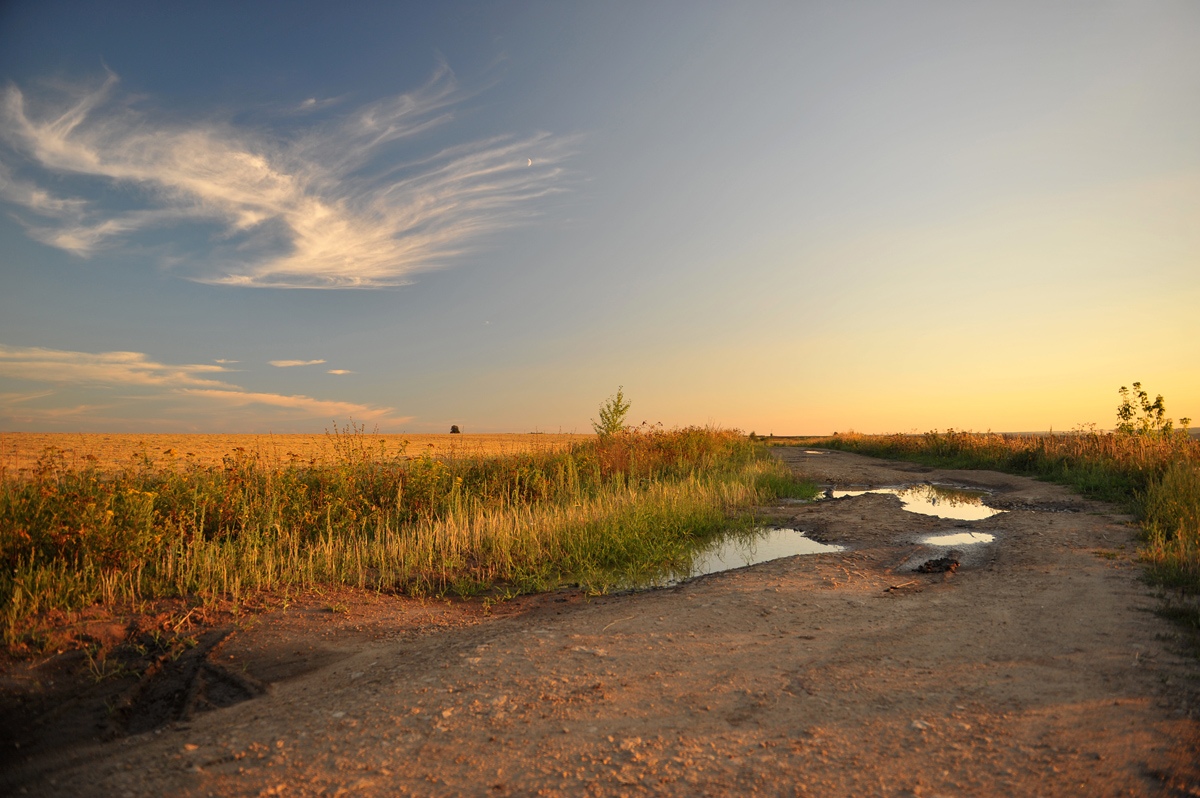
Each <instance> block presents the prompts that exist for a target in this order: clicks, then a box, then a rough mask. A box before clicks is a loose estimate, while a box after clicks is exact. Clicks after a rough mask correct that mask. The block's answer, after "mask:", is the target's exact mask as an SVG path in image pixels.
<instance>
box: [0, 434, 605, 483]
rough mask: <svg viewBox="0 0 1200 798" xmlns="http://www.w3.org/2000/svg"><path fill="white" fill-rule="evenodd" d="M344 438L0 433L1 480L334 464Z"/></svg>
mask: <svg viewBox="0 0 1200 798" xmlns="http://www.w3.org/2000/svg"><path fill="white" fill-rule="evenodd" d="M592 437H594V436H593V435H591V434H587V435H581V434H569V433H562V434H551V433H478V434H470V433H467V434H456V435H452V434H449V433H444V434H415V435H372V434H363V435H360V436H355V438H354V445H355V446H356V447H357V446H369V447H370V453H371V455H372V456H378V457H380V458H381V459H383V458H389V459H390V458H394V457H397V456H407V457H420V456H422V455H424V454H426V453H428V454H429V455H431V456H433V457H436V458H438V459H454V458H475V457H503V456H506V455H512V454H520V453H524V452H556V451H561V450H563V449H567V448H569V447H570V446H572V445H573V444H577V443H582V442H584V441H586V440H588V439H590V438H592ZM338 440H339V435H338V434H336V433H326V434H320V435H271V434H265V435H221V434H179V435H172V434H160V433H155V434H110V433H50V432H0V473H3V474H7V475H8V476H10V477H18V476H20V475H21V474H22V473H23V472H24V473H29V472H30V471H32V470H33V469H34V468H36V467H37V462H38V459H39V458H41V457H43V456H44V455H45V453H46V451H47V447H53V451H55V452H56V453H59V454H61V457H62V458H63V463H64V465H66V466H68V467H74V468H83V467H84V466H88V465H92V466H94V467H96V468H98V469H100V470H102V471H119V470H121V469H124V468H127V467H131V466H136V467H140V466H143V465H145V463H146V460H147V459H148V460H149V461H150V462H151V463H152V464H153V467H154V468H159V469H179V468H182V467H184V466H186V465H188V464H195V465H197V466H202V467H205V466H214V465H221V464H222V462H223V459H224V458H225V457H226V456H229V455H231V454H232V453H234V452H235V451H237V450H238V449H241V450H243V451H244V453H245V454H246V455H257V456H258V457H259V458H261V460H262V461H263V462H264V463H265V464H285V463H288V462H291V461H293V460H300V461H303V462H305V463H308V462H316V463H318V464H319V463H322V462H329V461H331V460H334V459H336V454H337V451H336V449H337V445H338Z"/></svg>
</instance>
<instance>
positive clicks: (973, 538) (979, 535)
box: [921, 532, 996, 546]
mask: <svg viewBox="0 0 1200 798" xmlns="http://www.w3.org/2000/svg"><path fill="white" fill-rule="evenodd" d="M995 539H996V536H995V535H989V534H988V533H987V532H951V533H949V534H945V535H930V536H929V537H926V538H922V539H921V542H922V543H924V544H926V545H929V546H970V545H972V544H975V543H991V542H992V541H993V540H995Z"/></svg>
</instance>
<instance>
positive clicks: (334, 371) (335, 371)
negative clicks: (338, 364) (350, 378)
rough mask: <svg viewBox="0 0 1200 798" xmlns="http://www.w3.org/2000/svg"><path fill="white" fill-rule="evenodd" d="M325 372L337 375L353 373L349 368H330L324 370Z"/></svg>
mask: <svg viewBox="0 0 1200 798" xmlns="http://www.w3.org/2000/svg"><path fill="white" fill-rule="evenodd" d="M325 373H326V374H339V375H340V374H353V373H354V372H353V371H350V370H349V369H330V370H329V371H327V372H325Z"/></svg>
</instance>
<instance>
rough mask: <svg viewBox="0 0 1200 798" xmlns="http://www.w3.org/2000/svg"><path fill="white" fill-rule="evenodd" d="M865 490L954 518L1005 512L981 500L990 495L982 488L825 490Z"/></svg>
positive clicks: (839, 493)
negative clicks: (896, 498) (896, 497)
mask: <svg viewBox="0 0 1200 798" xmlns="http://www.w3.org/2000/svg"><path fill="white" fill-rule="evenodd" d="M867 493H883V494H890V495H892V496H898V497H899V498H900V501H901V502H902V503H903V504H904V509H905V510H907V511H909V512H910V513H919V514H921V515H932V516H936V517H938V518H950V519H953V520H955V521H982V520H983V519H985V518H991V517H992V516H993V515H998V514H1000V513H1003V512H1006V511H1005V510H995V509H993V508H991V507H988V506H987V505H986V504H984V503H983V499H984V497H985V496H988V495H989V494H988V493H987V491H982V490H966V489H964V488H951V487H946V486H944V485H913V486H912V487H908V488H869V489H867V490H827V491H825V496H826V497H827V498H833V499H840V498H842V497H843V496H862V495H864V494H867Z"/></svg>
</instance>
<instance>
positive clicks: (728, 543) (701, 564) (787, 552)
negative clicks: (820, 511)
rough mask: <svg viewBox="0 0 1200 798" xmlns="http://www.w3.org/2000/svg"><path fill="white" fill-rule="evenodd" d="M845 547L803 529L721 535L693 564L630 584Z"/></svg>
mask: <svg viewBox="0 0 1200 798" xmlns="http://www.w3.org/2000/svg"><path fill="white" fill-rule="evenodd" d="M845 550H846V548H845V546H833V545H829V544H826V543H818V542H817V541H815V540H812V539H811V538H807V537H805V536H804V532H802V531H800V530H799V529H780V528H765V529H759V530H757V531H755V532H753V533H751V534H741V535H729V536H726V537H723V538H718V539H716V540H714V541H713V542H712V543H710V544H709V545H708V546H707V547H706V548H705V549H703V550H701V551H700V552H698V553H697V554H696V556H695V557H694V558H693V559H692V561H691V563H690V566H685V567H682V568H678V569H671V570H670V571H669V572H668V573H666V574H659V575H658V576H652V577H648V578H644V579H641V580H638V582H637V584H635V585H629V587H632V588H633V589H635V590H636V589H644V588H647V587H667V586H669V585H677V584H679V583H680V582H683V581H685V580H687V579H692V578H693V577H697V576H704V575H705V574H715V573H719V572H721V571H731V570H733V569H735V568H744V567H746V566H748V565H757V564H759V563H764V562H770V561H771V560H779V559H782V558H784V557H791V556H793V555H796V554H826V553H831V552H838V551H845Z"/></svg>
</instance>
